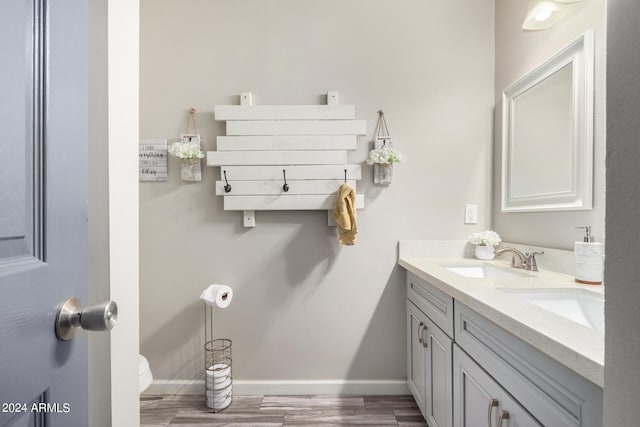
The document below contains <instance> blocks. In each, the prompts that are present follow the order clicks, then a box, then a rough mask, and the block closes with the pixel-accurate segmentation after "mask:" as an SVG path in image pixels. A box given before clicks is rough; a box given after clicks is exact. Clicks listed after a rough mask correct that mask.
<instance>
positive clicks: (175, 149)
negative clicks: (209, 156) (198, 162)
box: [169, 141, 204, 159]
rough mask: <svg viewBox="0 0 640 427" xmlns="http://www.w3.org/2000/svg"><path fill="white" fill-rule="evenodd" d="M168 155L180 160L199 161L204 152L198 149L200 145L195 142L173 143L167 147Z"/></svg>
mask: <svg viewBox="0 0 640 427" xmlns="http://www.w3.org/2000/svg"><path fill="white" fill-rule="evenodd" d="M169 154H171V155H172V156H174V157H178V158H180V159H201V158H203V157H204V152H203V151H202V150H201V149H200V144H198V143H195V142H184V141H178V142H174V143H173V144H171V145H170V146H169Z"/></svg>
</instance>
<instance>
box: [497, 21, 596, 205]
mask: <svg viewBox="0 0 640 427" xmlns="http://www.w3.org/2000/svg"><path fill="white" fill-rule="evenodd" d="M593 39H594V35H593V30H589V31H587V32H586V33H585V34H583V35H582V36H580V38H579V39H578V40H576V41H575V42H573V43H571V44H570V45H569V46H567V47H566V48H564V49H563V50H562V51H561V52H559V53H557V54H556V55H554V56H553V57H552V58H550V59H549V60H547V61H546V62H545V63H543V64H542V65H540V66H539V67H537V68H536V69H535V70H533V71H532V72H530V73H529V74H527V75H526V76H524V77H523V78H521V79H520V80H518V81H517V82H515V83H513V84H512V85H511V86H509V87H508V88H507V89H506V90H505V91H504V93H503V96H502V106H503V107H502V212H535V211H565V210H588V209H592V203H593V202H592V199H593V102H594V96H593V90H594V83H593V82H594V76H593V74H594V71H593V70H594V40H593ZM569 64H572V70H573V75H572V84H573V88H572V104H573V105H572V110H573V111H572V114H571V115H572V119H573V120H572V123H571V141H570V143H571V156H572V163H573V164H572V165H567V168H572V170H570V176H571V178H570V179H571V182H570V189H569V190H567V189H566V188H565V189H558V191H549V192H544V193H540V194H533V193H532V194H525V195H518V196H517V197H516V196H513V194H512V186H511V183H512V178H513V176H514V175H513V173H514V171H513V170H512V163H513V154H512V153H513V151H514V150H513V147H514V146H515V144H517V143H518V141H516V140H515V138H514V134H515V131H514V129H515V125H516V123H517V122H516V120H515V119H516V118H515V114H514V112H515V108H514V107H515V104H514V103H515V101H516V100H517V99H518V97H519V96H521V95H523V94H524V93H526V92H527V91H528V90H530V89H532V88H533V87H535V86H536V85H537V84H539V83H541V82H542V81H544V80H545V79H547V78H548V77H550V76H552V75H553V74H554V73H556V72H558V71H560V70H561V69H563V68H564V67H566V66H567V65H569ZM538 170H539V171H540V175H542V174H544V173H545V167H544V165H540V168H539V169H538ZM540 175H538V176H540ZM527 178H531V179H535V178H536V177H535V176H531V177H527Z"/></svg>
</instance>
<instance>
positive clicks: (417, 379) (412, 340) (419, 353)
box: [407, 300, 427, 416]
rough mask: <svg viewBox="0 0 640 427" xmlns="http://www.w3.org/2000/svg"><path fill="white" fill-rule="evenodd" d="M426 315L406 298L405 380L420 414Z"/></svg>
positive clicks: (423, 409)
mask: <svg viewBox="0 0 640 427" xmlns="http://www.w3.org/2000/svg"><path fill="white" fill-rule="evenodd" d="M426 322H427V316H425V315H424V313H422V312H421V311H420V310H418V308H417V307H416V306H415V305H413V304H412V303H411V302H410V301H409V300H407V382H408V383H409V389H410V390H411V393H412V394H413V397H414V398H415V399H416V403H417V404H418V407H419V408H420V412H422V415H423V416H424V415H425V390H426V381H427V372H426V358H427V352H426V351H425V347H424V344H423V343H424V339H423V337H424V327H425V326H426Z"/></svg>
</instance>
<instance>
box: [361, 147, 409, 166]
mask: <svg viewBox="0 0 640 427" xmlns="http://www.w3.org/2000/svg"><path fill="white" fill-rule="evenodd" d="M403 161H404V156H403V155H402V154H401V153H400V152H398V151H396V150H394V149H393V148H391V147H381V148H376V149H373V150H371V151H369V155H368V156H367V164H368V165H372V164H374V163H377V164H385V163H386V164H391V163H399V162H403Z"/></svg>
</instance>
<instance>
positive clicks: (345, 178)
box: [344, 169, 347, 184]
mask: <svg viewBox="0 0 640 427" xmlns="http://www.w3.org/2000/svg"><path fill="white" fill-rule="evenodd" d="M344 183H345V184H346V183H347V170H346V169H345V170H344Z"/></svg>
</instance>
